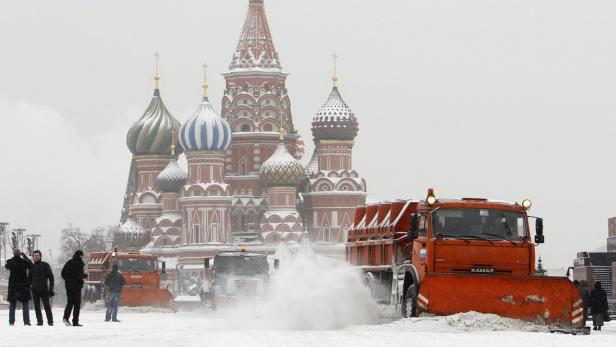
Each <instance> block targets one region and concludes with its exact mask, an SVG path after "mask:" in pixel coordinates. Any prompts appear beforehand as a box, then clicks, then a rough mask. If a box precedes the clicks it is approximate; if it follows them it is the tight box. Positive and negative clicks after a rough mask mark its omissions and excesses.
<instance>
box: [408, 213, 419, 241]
mask: <svg viewBox="0 0 616 347" xmlns="http://www.w3.org/2000/svg"><path fill="white" fill-rule="evenodd" d="M418 219H419V218H418V217H417V214H415V213H413V215H412V216H411V221H410V223H409V224H410V225H409V232H408V233H407V234H406V237H407V238H408V239H409V240H415V239H416V238H417V220H418Z"/></svg>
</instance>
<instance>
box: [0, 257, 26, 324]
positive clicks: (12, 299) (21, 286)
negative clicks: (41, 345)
mask: <svg viewBox="0 0 616 347" xmlns="http://www.w3.org/2000/svg"><path fill="white" fill-rule="evenodd" d="M4 267H5V268H6V269H7V270H9V271H10V274H9V288H8V295H7V296H8V297H7V299H8V301H9V325H14V324H15V309H16V308H17V301H19V302H20V303H21V307H22V310H23V319H24V325H30V308H29V307H28V301H30V299H31V295H30V280H29V279H28V270H29V269H30V268H31V267H32V261H30V259H28V257H27V256H26V255H25V254H24V253H22V252H21V251H20V250H19V249H17V248H15V249H14V250H13V258H11V259H9V260H7V261H6V264H5V265H4Z"/></svg>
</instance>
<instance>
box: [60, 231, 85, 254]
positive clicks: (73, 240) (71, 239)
mask: <svg viewBox="0 0 616 347" xmlns="http://www.w3.org/2000/svg"><path fill="white" fill-rule="evenodd" d="M86 240H87V235H86V233H85V232H83V231H81V227H78V226H74V225H73V224H72V223H68V225H67V226H66V227H65V228H64V229H62V236H60V244H61V253H62V254H61V255H60V256H61V257H62V258H61V259H64V261H66V259H69V258H71V257H72V256H73V254H74V253H75V251H77V250H79V249H81V250H83V245H84V243H85V242H86Z"/></svg>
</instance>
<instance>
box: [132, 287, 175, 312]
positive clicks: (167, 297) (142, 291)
mask: <svg viewBox="0 0 616 347" xmlns="http://www.w3.org/2000/svg"><path fill="white" fill-rule="evenodd" d="M120 305H122V306H133V307H134V306H152V307H160V308H172V306H173V295H171V293H170V292H169V291H168V290H166V289H147V288H126V287H125V288H124V289H123V290H122V297H121V299H120Z"/></svg>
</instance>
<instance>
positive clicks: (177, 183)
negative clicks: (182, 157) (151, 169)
mask: <svg viewBox="0 0 616 347" xmlns="http://www.w3.org/2000/svg"><path fill="white" fill-rule="evenodd" d="M187 178H188V176H187V174H186V171H184V169H182V168H181V167H180V165H178V159H177V157H175V156H173V157H171V159H170V160H169V164H167V167H166V168H165V169H164V170H163V171H161V172H160V174H158V177H157V178H156V183H158V189H159V190H160V191H161V192H169V193H177V192H179V191H180V189H181V188H182V186H183V185H184V184H186V179H187Z"/></svg>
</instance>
